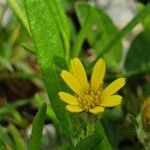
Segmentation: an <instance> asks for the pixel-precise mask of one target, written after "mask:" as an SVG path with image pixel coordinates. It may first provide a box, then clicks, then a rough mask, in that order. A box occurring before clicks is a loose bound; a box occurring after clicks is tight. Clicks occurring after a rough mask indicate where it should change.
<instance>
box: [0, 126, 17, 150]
mask: <svg viewBox="0 0 150 150" xmlns="http://www.w3.org/2000/svg"><path fill="white" fill-rule="evenodd" d="M1 142H2V143H4V144H5V145H7V146H8V147H9V148H11V149H12V150H15V143H14V142H13V141H12V139H11V138H10V137H9V135H8V133H7V131H6V129H5V128H4V127H2V126H1V125H0V143H1Z"/></svg>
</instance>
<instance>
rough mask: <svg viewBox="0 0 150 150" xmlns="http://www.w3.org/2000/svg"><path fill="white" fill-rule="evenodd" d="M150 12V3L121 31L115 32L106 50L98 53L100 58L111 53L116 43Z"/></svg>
mask: <svg viewBox="0 0 150 150" xmlns="http://www.w3.org/2000/svg"><path fill="white" fill-rule="evenodd" d="M149 14H150V4H148V5H147V6H146V7H145V8H144V9H143V10H142V11H140V12H139V13H138V14H137V15H136V16H135V17H134V18H133V19H132V20H131V21H130V22H129V23H128V24H127V25H126V26H125V27H124V28H123V29H122V30H121V31H119V32H118V33H117V34H115V35H114V36H113V37H112V38H111V40H110V41H109V42H108V43H107V45H106V46H105V48H104V50H103V51H102V52H101V53H100V54H99V55H98V58H100V57H102V56H104V55H105V54H107V53H109V51H111V49H112V48H113V47H114V45H115V44H116V43H117V42H119V41H121V39H122V38H123V37H124V36H125V35H127V34H128V33H129V32H130V31H131V30H132V29H133V28H134V27H135V26H136V25H137V24H138V23H139V22H141V21H143V20H144V18H145V17H147V16H148V15H149Z"/></svg>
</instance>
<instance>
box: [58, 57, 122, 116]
mask: <svg viewBox="0 0 150 150" xmlns="http://www.w3.org/2000/svg"><path fill="white" fill-rule="evenodd" d="M105 66H106V64H105V61H104V60H103V59H99V60H98V61H97V63H96V64H95V66H94V70H93V73H92V76H91V80H90V82H88V80H87V76H86V72H85V70H84V67H83V65H82V63H81V61H80V60H79V59H78V58H74V59H72V60H71V73H70V72H68V71H66V70H62V72H61V77H62V78H63V80H64V81H65V82H66V84H67V85H68V86H69V87H70V88H71V89H72V90H73V91H74V92H75V94H74V95H70V94H69V93H66V92H59V93H58V94H59V97H60V99H61V100H63V101H64V102H66V103H67V106H66V109H67V110H68V111H70V112H74V113H79V112H83V111H85V112H90V113H92V114H98V113H100V112H103V111H104V109H105V107H113V106H116V105H119V104H120V103H121V100H122V97H121V96H120V95H114V94H115V93H116V92H117V91H118V90H119V89H120V88H121V87H123V86H124V84H125V78H119V79H117V80H115V81H114V82H112V83H111V84H110V85H109V86H107V87H106V88H105V89H102V84H103V78H104V75H105Z"/></svg>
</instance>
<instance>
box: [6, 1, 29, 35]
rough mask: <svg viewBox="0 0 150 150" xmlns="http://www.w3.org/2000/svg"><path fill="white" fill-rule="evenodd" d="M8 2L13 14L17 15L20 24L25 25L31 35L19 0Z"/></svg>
mask: <svg viewBox="0 0 150 150" xmlns="http://www.w3.org/2000/svg"><path fill="white" fill-rule="evenodd" d="M7 1H8V4H9V6H10V7H11V9H12V10H13V12H14V13H15V14H16V16H17V17H18V19H19V20H20V22H21V23H22V24H23V26H24V28H25V29H26V31H27V32H28V33H29V34H30V30H29V25H28V22H27V18H26V16H25V14H24V12H23V11H22V8H21V7H20V6H19V4H18V2H17V0H7Z"/></svg>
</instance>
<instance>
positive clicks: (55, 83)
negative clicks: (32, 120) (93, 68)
mask: <svg viewBox="0 0 150 150" xmlns="http://www.w3.org/2000/svg"><path fill="white" fill-rule="evenodd" d="M25 5H26V13H27V17H28V21H29V25H30V29H31V33H32V36H33V40H34V43H35V46H36V55H37V59H38V62H39V65H40V67H41V71H42V74H43V79H44V81H45V85H46V88H47V92H48V95H49V98H50V102H51V106H52V108H53V110H54V112H55V114H56V117H57V119H58V120H59V122H60V124H61V126H62V127H63V130H64V132H65V133H66V135H68V136H71V135H72V133H73V132H72V126H71V122H70V119H69V117H68V115H67V113H66V110H65V108H64V105H63V102H62V101H61V100H60V99H59V97H58V92H59V91H61V90H62V89H63V83H62V79H60V70H61V69H64V68H65V61H64V53H63V48H62V43H61V39H60V34H59V29H58V26H57V24H56V19H55V18H54V16H53V12H52V10H51V9H50V8H51V7H50V6H49V5H50V1H48V0H32V1H31V0H25Z"/></svg>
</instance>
